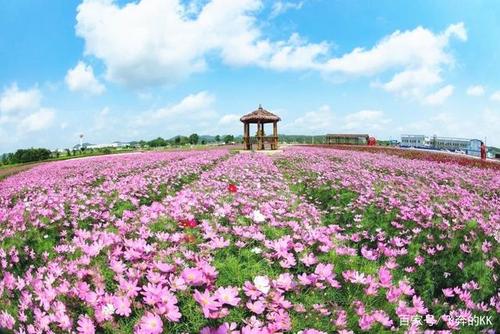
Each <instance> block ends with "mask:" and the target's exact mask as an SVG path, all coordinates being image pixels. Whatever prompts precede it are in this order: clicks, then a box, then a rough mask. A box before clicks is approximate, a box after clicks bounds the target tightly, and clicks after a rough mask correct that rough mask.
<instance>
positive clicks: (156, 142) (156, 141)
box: [148, 137, 167, 147]
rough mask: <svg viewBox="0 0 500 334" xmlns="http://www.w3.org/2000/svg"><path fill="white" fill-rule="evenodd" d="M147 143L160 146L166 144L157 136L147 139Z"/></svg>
mask: <svg viewBox="0 0 500 334" xmlns="http://www.w3.org/2000/svg"><path fill="white" fill-rule="evenodd" d="M148 145H149V146H150V147H162V146H167V141H166V140H165V139H163V138H162V137H158V138H156V139H153V140H150V141H148Z"/></svg>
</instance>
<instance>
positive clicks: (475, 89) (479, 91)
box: [467, 85, 485, 96]
mask: <svg viewBox="0 0 500 334" xmlns="http://www.w3.org/2000/svg"><path fill="white" fill-rule="evenodd" d="M484 93H485V89H484V87H483V86H481V85H475V86H470V87H469V88H467V95H469V96H483V95H484Z"/></svg>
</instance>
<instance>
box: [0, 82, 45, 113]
mask: <svg viewBox="0 0 500 334" xmlns="http://www.w3.org/2000/svg"><path fill="white" fill-rule="evenodd" d="M40 100H41V94H40V91H39V90H38V88H31V89H27V90H19V87H18V86H17V84H16V83H13V84H12V85H11V86H10V87H8V88H6V89H5V90H4V91H3V92H2V95H0V113H10V112H16V111H17V112H18V111H23V110H32V109H35V108H37V107H38V106H39V105H40Z"/></svg>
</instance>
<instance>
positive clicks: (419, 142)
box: [401, 135, 430, 148]
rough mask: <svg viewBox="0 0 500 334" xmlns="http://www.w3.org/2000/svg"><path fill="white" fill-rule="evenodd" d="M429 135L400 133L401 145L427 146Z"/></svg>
mask: <svg viewBox="0 0 500 334" xmlns="http://www.w3.org/2000/svg"><path fill="white" fill-rule="evenodd" d="M429 146H430V144H429V137H427V136H425V135H401V147H422V148H423V147H429Z"/></svg>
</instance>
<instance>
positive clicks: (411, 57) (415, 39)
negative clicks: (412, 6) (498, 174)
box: [76, 0, 467, 96]
mask: <svg viewBox="0 0 500 334" xmlns="http://www.w3.org/2000/svg"><path fill="white" fill-rule="evenodd" d="M287 4H288V5H287ZM290 4H292V3H291V2H285V1H280V2H275V4H274V7H275V9H276V12H279V11H283V10H285V8H288V9H290V8H291V7H290V6H292V5H290ZM295 5H296V6H297V7H300V2H296V3H295ZM192 7H193V6H191V5H186V4H184V3H182V2H181V1H180V0H169V1H160V0H142V1H138V2H132V3H128V4H126V5H124V6H119V5H118V4H116V3H115V2H113V1H111V0H86V1H84V2H83V3H82V4H80V5H79V6H78V14H77V17H76V20H77V24H76V33H77V35H78V36H80V37H82V38H83V39H84V41H85V53H86V54H87V55H91V56H95V57H96V58H98V59H100V60H102V61H103V62H104V64H105V66H106V77H107V79H108V80H112V81H115V82H119V83H122V84H125V85H128V86H136V87H144V86H147V85H156V84H169V83H176V82H178V81H179V80H181V79H184V78H186V77H188V76H190V75H191V74H193V73H196V72H200V71H203V70H205V69H206V68H207V66H208V65H207V59H208V58H209V57H210V58H211V59H212V58H213V57H214V56H215V57H217V56H218V58H220V59H221V61H222V62H223V63H225V64H227V65H231V66H258V67H262V68H268V69H272V70H302V71H303V70H313V71H318V72H321V73H322V74H324V75H325V76H327V77H332V76H343V77H353V76H354V77H356V76H375V75H380V74H384V73H386V72H391V75H394V76H393V78H392V79H391V80H390V81H389V82H387V83H385V84H384V86H383V87H384V88H385V89H387V90H389V91H393V92H395V93H400V94H403V95H404V94H406V95H411V94H412V93H411V91H412V90H414V89H415V87H416V88H417V89H418V90H423V88H425V87H428V86H430V85H435V84H437V83H439V82H441V81H442V77H441V76H442V72H443V70H444V68H445V66H450V65H452V64H453V62H454V59H453V56H452V54H451V53H450V52H448V50H447V48H448V46H449V42H450V40H451V39H452V38H457V39H459V40H466V39H467V34H466V30H465V27H464V25H463V23H458V24H454V25H450V26H449V27H448V28H447V29H446V30H445V31H444V32H441V33H433V32H432V31H430V30H428V29H425V28H423V27H417V28H415V29H413V30H408V31H403V32H401V31H396V32H394V33H393V34H391V35H389V36H387V37H385V38H383V39H382V40H381V41H380V42H378V43H377V44H376V45H375V46H373V47H372V48H369V49H364V48H355V49H354V50H353V51H352V52H349V53H347V54H344V55H342V56H340V57H337V58H335V57H333V58H332V57H331V56H330V51H331V50H330V43H328V42H327V41H321V42H318V43H311V42H307V41H306V40H304V39H303V38H301V37H300V36H299V35H298V34H296V33H294V34H292V35H291V37H290V38H289V39H287V40H277V41H273V40H270V39H269V38H267V37H266V36H264V33H263V31H262V30H261V29H260V26H259V22H258V18H257V13H258V11H260V10H261V9H262V8H263V3H262V1H261V0H241V1H234V0H210V1H207V2H205V3H203V5H201V4H199V2H197V3H196V6H195V7H196V10H193V9H192ZM419 94H420V95H422V94H423V93H420V92H419ZM422 96H423V95H422Z"/></svg>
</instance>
